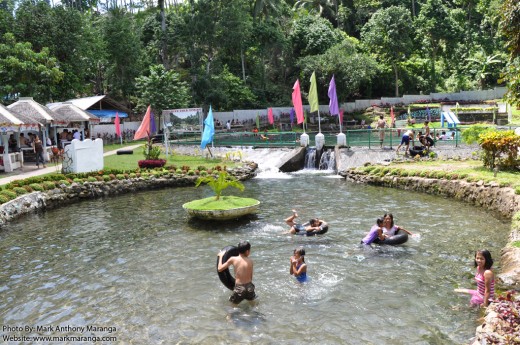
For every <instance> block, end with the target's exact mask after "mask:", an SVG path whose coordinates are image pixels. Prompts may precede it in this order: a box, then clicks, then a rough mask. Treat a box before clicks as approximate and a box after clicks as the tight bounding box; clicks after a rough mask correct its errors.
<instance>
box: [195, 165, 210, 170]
mask: <svg viewBox="0 0 520 345" xmlns="http://www.w3.org/2000/svg"><path fill="white" fill-rule="evenodd" d="M207 169H208V168H206V167H205V166H204V165H199V166H198V167H197V170H199V171H202V170H207Z"/></svg>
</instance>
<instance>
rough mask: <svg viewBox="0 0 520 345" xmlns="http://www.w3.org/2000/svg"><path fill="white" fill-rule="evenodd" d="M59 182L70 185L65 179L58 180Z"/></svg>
mask: <svg viewBox="0 0 520 345" xmlns="http://www.w3.org/2000/svg"><path fill="white" fill-rule="evenodd" d="M59 183H60V184H64V185H65V186H70V182H69V181H67V180H60V181H59Z"/></svg>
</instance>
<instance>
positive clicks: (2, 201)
mask: <svg viewBox="0 0 520 345" xmlns="http://www.w3.org/2000/svg"><path fill="white" fill-rule="evenodd" d="M9 200H10V199H9V198H8V197H6V196H5V195H1V194H0V204H5V203H6V202H8V201H9Z"/></svg>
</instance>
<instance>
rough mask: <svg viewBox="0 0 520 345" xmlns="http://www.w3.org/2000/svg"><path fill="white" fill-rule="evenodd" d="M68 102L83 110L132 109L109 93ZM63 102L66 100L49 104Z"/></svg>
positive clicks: (125, 110)
mask: <svg viewBox="0 0 520 345" xmlns="http://www.w3.org/2000/svg"><path fill="white" fill-rule="evenodd" d="M66 102H70V103H72V104H74V105H75V106H76V107H78V108H80V109H82V110H117V111H119V112H126V113H129V112H130V109H128V108H126V107H125V106H123V105H122V104H120V103H119V102H117V101H115V100H113V99H111V98H110V97H108V96H107V95H100V96H91V97H83V98H76V99H69V100H68V101H66ZM62 103H64V102H58V103H49V104H47V106H49V107H52V106H54V105H57V104H62Z"/></svg>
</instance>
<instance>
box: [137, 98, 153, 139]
mask: <svg viewBox="0 0 520 345" xmlns="http://www.w3.org/2000/svg"><path fill="white" fill-rule="evenodd" d="M151 112H152V109H151V106H148V109H146V115H144V118H143V122H141V125H140V126H139V128H138V129H137V131H136V132H135V135H134V140H138V139H142V138H146V137H147V136H149V135H150V113H151Z"/></svg>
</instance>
